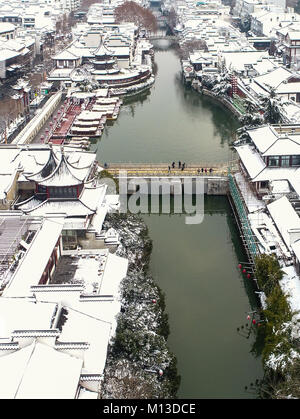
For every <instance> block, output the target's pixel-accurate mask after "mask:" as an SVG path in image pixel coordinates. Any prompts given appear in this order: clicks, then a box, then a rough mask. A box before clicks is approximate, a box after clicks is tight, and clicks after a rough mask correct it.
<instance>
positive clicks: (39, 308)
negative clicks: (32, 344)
mask: <svg viewBox="0 0 300 419" xmlns="http://www.w3.org/2000/svg"><path fill="white" fill-rule="evenodd" d="M56 307H57V304H56V303H48V302H40V301H34V300H32V299H27V298H23V297H20V298H6V297H3V296H2V297H1V298H0V339H1V340H0V342H3V339H8V340H11V333H12V332H13V331H14V330H47V329H50V328H51V322H52V318H53V315H54V313H55V311H56ZM20 313H21V315H20Z"/></svg>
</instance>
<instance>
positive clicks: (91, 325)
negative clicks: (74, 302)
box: [59, 303, 111, 374]
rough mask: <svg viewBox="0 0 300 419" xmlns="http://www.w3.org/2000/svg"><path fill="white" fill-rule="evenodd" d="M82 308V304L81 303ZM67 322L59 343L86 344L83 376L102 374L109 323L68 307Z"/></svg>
mask: <svg viewBox="0 0 300 419" xmlns="http://www.w3.org/2000/svg"><path fill="white" fill-rule="evenodd" d="M82 305H83V308H84V303H82ZM66 309H67V311H68V314H67V321H66V322H65V323H64V326H63V328H62V332H61V334H60V337H59V341H60V342H87V343H88V344H89V347H88V349H86V350H85V351H84V363H83V369H82V373H83V374H103V370H104V367H105V362H106V356H107V346H108V343H109V339H110V332H111V323H108V322H106V321H103V320H101V319H97V318H94V317H91V316H89V315H86V314H85V313H83V312H79V311H78V310H73V309H71V308H69V307H67V308H66Z"/></svg>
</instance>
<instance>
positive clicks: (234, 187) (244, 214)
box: [228, 169, 258, 259]
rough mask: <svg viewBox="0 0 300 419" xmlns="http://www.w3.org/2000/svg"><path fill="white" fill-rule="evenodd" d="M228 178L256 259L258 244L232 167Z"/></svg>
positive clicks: (241, 221)
mask: <svg viewBox="0 0 300 419" xmlns="http://www.w3.org/2000/svg"><path fill="white" fill-rule="evenodd" d="M228 180H229V190H230V194H231V197H232V199H233V202H234V205H235V207H236V210H237V212H238V217H239V220H240V223H241V226H242V232H243V235H244V239H245V241H246V244H247V247H248V250H249V252H250V255H251V257H252V258H253V259H254V258H255V256H256V255H257V253H258V251H257V246H256V243H255V240H254V238H253V232H252V230H251V227H250V223H249V219H248V215H247V212H246V210H245V206H244V203H243V199H242V197H241V195H240V192H239V190H238V188H237V185H236V183H235V180H234V178H233V176H232V174H231V173H230V169H229V173H228Z"/></svg>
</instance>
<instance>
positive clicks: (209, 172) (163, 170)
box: [99, 162, 232, 178]
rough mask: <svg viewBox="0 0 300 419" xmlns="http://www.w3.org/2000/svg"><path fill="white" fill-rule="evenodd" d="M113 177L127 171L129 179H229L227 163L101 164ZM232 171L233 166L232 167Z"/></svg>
mask: <svg viewBox="0 0 300 419" xmlns="http://www.w3.org/2000/svg"><path fill="white" fill-rule="evenodd" d="M99 164H100V166H101V167H103V168H104V169H105V170H107V171H108V172H109V173H110V174H111V175H112V176H114V177H117V176H119V175H120V172H121V171H126V176H127V177H130V178H132V177H145V178H149V177H173V176H175V177H195V176H206V177H227V175H228V164H225V163H214V164H209V163H198V164H195V163H189V164H185V167H184V169H183V170H182V165H181V167H179V165H178V162H176V164H175V167H174V168H173V167H172V163H155V164H151V163H99ZM231 170H232V165H231Z"/></svg>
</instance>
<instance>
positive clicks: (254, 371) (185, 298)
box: [97, 41, 263, 399]
mask: <svg viewBox="0 0 300 419" xmlns="http://www.w3.org/2000/svg"><path fill="white" fill-rule="evenodd" d="M157 46H159V50H157V51H156V53H155V63H156V67H157V74H156V81H155V85H154V86H153V88H152V89H151V90H150V92H148V93H143V94H141V95H140V96H138V97H136V98H131V99H129V100H128V101H127V102H125V103H124V105H123V107H122V109H121V113H120V115H119V118H118V120H117V121H116V122H115V123H114V124H113V126H109V127H107V128H106V130H105V132H104V133H103V136H102V138H101V141H100V142H99V143H98V147H97V158H98V160H99V161H100V162H102V163H103V162H107V163H110V162H114V163H116V162H139V163H141V162H153V163H158V162H166V163H168V162H169V163H170V162H172V161H173V160H174V161H178V160H181V161H182V162H183V161H185V162H186V163H187V164H188V163H189V162H194V163H195V162H197V163H198V162H199V163H201V164H205V163H206V162H207V163H208V164H209V163H213V162H227V161H229V160H230V159H231V158H232V152H231V150H230V148H229V143H230V142H231V141H232V137H233V134H234V132H235V130H236V128H237V127H238V123H237V121H236V120H235V119H234V118H233V116H232V115H231V114H230V113H229V112H228V111H227V110H224V109H223V107H222V106H220V105H219V104H217V103H216V102H214V101H212V100H211V99H209V98H206V97H202V96H201V95H199V94H197V93H196V92H195V91H193V90H191V89H188V88H186V87H184V85H183V83H182V81H181V76H180V61H179V59H178V57H177V56H176V54H175V52H174V50H173V49H172V48H170V47H169V45H168V42H167V41H159V42H157ZM143 217H144V219H145V221H146V223H147V225H148V228H149V234H150V237H151V238H152V240H153V252H152V257H151V271H152V273H153V275H154V277H155V279H156V282H157V283H158V284H159V286H160V287H161V288H162V290H163V291H164V293H165V295H166V310H167V312H168V315H169V323H170V337H169V341H168V342H169V347H170V349H171V350H172V351H173V352H174V353H175V355H176V356H177V359H178V371H179V374H180V375H181V386H180V389H179V392H178V397H179V398H184V399H186V398H199V399H201V398H252V397H255V395H254V394H252V393H249V392H246V391H245V386H248V387H249V384H250V383H251V382H254V381H255V380H256V379H257V378H261V377H262V374H263V371H262V365H261V359H260V356H259V355H257V353H256V352H257V351H255V350H254V351H252V349H253V347H254V349H255V348H256V346H257V345H255V337H254V336H253V335H250V337H249V338H248V339H247V338H246V337H244V336H241V335H240V334H239V333H238V331H237V328H238V327H240V326H241V325H242V324H245V323H246V316H247V312H248V311H251V310H253V309H255V308H256V299H255V294H254V292H253V289H252V287H251V284H249V282H247V281H249V280H247V279H246V278H243V276H242V274H241V272H240V271H239V269H238V268H237V265H238V263H239V261H243V260H245V255H244V253H243V251H242V243H241V240H240V237H239V233H238V230H237V227H236V225H235V222H234V218H233V214H232V212H231V208H230V205H229V203H228V200H227V198H226V197H213V196H209V197H205V217H204V221H203V222H202V223H201V224H199V225H186V224H185V217H184V215H178V214H176V215H174V214H173V215H168V214H160V215H157V214H151V215H144V216H143Z"/></svg>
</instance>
